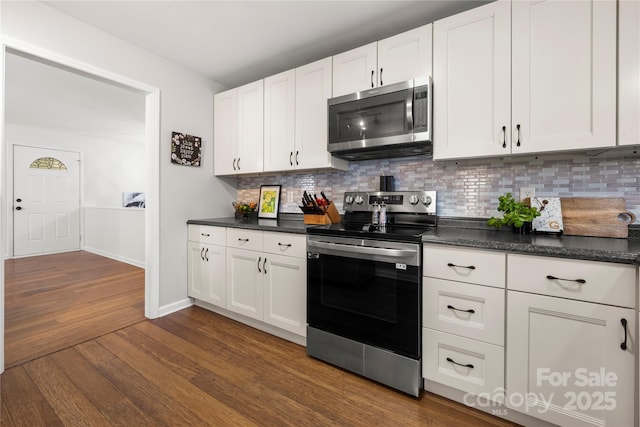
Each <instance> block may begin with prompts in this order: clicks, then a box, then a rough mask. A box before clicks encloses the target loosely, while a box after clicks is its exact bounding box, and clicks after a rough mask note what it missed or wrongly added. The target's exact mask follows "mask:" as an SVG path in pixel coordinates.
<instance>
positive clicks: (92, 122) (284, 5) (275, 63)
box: [5, 0, 488, 142]
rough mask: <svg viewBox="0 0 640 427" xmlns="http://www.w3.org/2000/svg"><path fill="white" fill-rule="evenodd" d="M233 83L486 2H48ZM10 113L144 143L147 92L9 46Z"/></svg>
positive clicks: (21, 120)
mask: <svg viewBox="0 0 640 427" xmlns="http://www.w3.org/2000/svg"><path fill="white" fill-rule="evenodd" d="M43 3H45V4H46V5H48V6H50V7H52V8H54V9H56V10H58V11H59V12H61V13H64V14H66V15H69V16H71V17H73V18H76V19H78V20H80V21H83V22H85V23H87V24H89V25H91V26H93V27H96V28H99V29H101V30H103V31H105V32H107V33H109V34H111V35H113V36H115V37H119V38H121V39H123V40H126V41H128V42H130V43H132V44H134V45H137V46H139V47H140V48H142V49H145V50H147V51H150V52H153V53H155V54H157V55H159V56H161V57H164V58H166V59H168V60H171V61H173V62H176V63H178V64H181V65H182V66H184V67H186V68H188V69H191V70H193V71H195V72H197V73H199V74H201V75H203V76H205V77H208V78H210V79H212V80H214V81H216V82H218V83H220V84H222V85H224V86H226V87H235V86H239V85H241V84H244V83H248V82H252V81H255V80H258V79H260V78H263V77H266V76H269V75H272V74H275V73H278V72H280V71H284V70H288V69H291V68H295V67H297V66H300V65H304V64H307V63H309V62H312V61H315V60H317V59H321V58H324V57H327V56H331V55H333V54H336V53H340V52H343V51H346V50H349V49H352V48H354V47H358V46H361V45H364V44H367V43H370V42H373V41H376V40H380V39H383V38H386V37H389V36H392V35H394V34H398V33H400V32H403V31H406V30H409V29H412V28H415V27H418V26H420V25H423V24H425V23H428V22H433V21H434V20H436V19H439V18H442V17H445V16H449V15H453V14H455V13H458V12H461V11H463V10H467V9H471V8H473V7H477V6H479V5H482V4H484V3H488V1H486V0H425V1H403V0H391V1H388V0H376V1H367V0H361V1H337V0H325V1H311V0H306V1H300V0H298V1H294V0H291V1H212V0H209V1H206V0H201V1H188V0H179V1H138V0H136V1H77V0H75V1H57V0H53V1H43ZM6 81H7V85H6V88H7V90H6V108H5V114H6V121H7V122H8V123H18V124H29V125H31V126H37V127H44V128H51V127H53V128H58V129H61V130H65V131H69V132H74V133H77V134H81V135H87V136H89V135H96V136H99V137H101V138H106V139H113V138H118V139H121V140H125V141H129V142H134V141H135V142H142V141H143V134H144V101H143V96H142V95H141V94H140V93H135V92H132V91H129V90H127V89H123V88H121V87H117V86H113V85H110V84H108V83H105V82H102V81H97V80H94V79H91V78H89V77H87V76H84V75H80V74H76V73H72V72H69V70H64V69H60V68H56V67H54V66H52V65H51V64H45V63H41V62H38V61H34V60H33V58H25V57H22V56H19V55H15V54H10V55H8V56H7V61H6Z"/></svg>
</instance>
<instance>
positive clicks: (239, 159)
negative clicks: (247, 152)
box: [238, 157, 240, 170]
mask: <svg viewBox="0 0 640 427" xmlns="http://www.w3.org/2000/svg"><path fill="white" fill-rule="evenodd" d="M238 170H240V157H238Z"/></svg>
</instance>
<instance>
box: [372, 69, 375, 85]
mask: <svg viewBox="0 0 640 427" xmlns="http://www.w3.org/2000/svg"><path fill="white" fill-rule="evenodd" d="M375 72H376V70H371V87H375V86H374V83H373V75H374V74H375Z"/></svg>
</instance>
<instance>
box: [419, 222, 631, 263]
mask: <svg viewBox="0 0 640 427" xmlns="http://www.w3.org/2000/svg"><path fill="white" fill-rule="evenodd" d="M422 241H423V243H435V244H443V245H453V246H463V247H468V248H478V249H488V250H496V251H502V252H510V253H521V254H526V255H540V256H550V257H560V258H572V259H583V260H590V261H604V262H616V263H623V264H636V265H640V239H637V238H629V239H614V238H604V237H582V236H560V235H552V234H538V233H533V234H516V233H512V232H510V231H498V230H491V229H473V228H459V227H451V226H441V225H439V226H438V228H437V229H434V230H433V231H430V232H428V233H426V234H425V235H424V236H423V237H422Z"/></svg>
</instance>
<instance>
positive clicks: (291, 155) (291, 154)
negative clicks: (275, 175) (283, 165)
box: [289, 151, 293, 166]
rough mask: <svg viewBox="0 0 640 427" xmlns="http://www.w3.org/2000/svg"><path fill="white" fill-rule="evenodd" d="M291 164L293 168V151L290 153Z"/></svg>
mask: <svg viewBox="0 0 640 427" xmlns="http://www.w3.org/2000/svg"><path fill="white" fill-rule="evenodd" d="M289 164H290V165H291V166H293V151H289Z"/></svg>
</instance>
